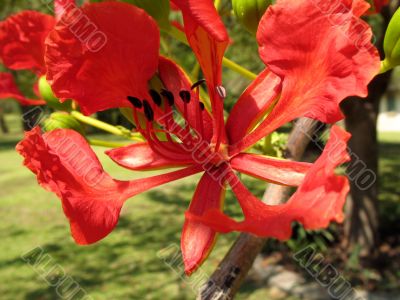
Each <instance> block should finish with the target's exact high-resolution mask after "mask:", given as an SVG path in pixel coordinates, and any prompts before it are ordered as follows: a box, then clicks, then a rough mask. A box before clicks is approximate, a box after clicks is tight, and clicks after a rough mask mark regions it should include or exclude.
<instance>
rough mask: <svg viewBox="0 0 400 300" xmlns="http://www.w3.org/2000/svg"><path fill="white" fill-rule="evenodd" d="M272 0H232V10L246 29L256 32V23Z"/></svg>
mask: <svg viewBox="0 0 400 300" xmlns="http://www.w3.org/2000/svg"><path fill="white" fill-rule="evenodd" d="M271 3H272V0H232V7H233V12H234V13H235V16H236V18H237V19H238V21H239V22H240V23H241V24H242V25H243V26H244V27H246V29H247V30H248V31H250V32H251V33H253V34H256V32H257V28H258V23H259V22H260V20H261V17H262V16H263V15H264V13H265V11H266V10H267V8H268V6H270V5H271Z"/></svg>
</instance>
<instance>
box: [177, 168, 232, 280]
mask: <svg viewBox="0 0 400 300" xmlns="http://www.w3.org/2000/svg"><path fill="white" fill-rule="evenodd" d="M224 196H225V187H223V186H222V185H221V184H220V182H219V181H216V180H214V179H213V178H212V176H210V175H209V174H208V173H207V172H206V173H204V175H203V177H202V178H201V180H200V182H199V184H198V185H197V189H196V192H195V194H194V196H193V199H192V202H191V203H190V206H189V210H188V212H189V213H190V214H193V215H197V216H201V215H202V214H203V213H204V212H206V211H208V210H209V209H221V206H222V203H223V199H224ZM216 236H217V233H216V232H215V231H214V230H212V229H211V228H210V227H208V226H207V225H204V224H202V223H200V222H199V221H195V220H188V219H186V220H185V224H184V225H183V230H182V237H181V249H182V255H183V262H184V264H185V272H186V274H187V275H190V274H191V273H193V272H194V271H196V269H197V268H198V267H199V266H200V265H201V264H202V263H203V262H204V260H205V259H206V258H207V256H208V255H209V253H210V252H211V250H212V248H213V246H214V243H215V239H216Z"/></svg>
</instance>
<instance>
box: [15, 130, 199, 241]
mask: <svg viewBox="0 0 400 300" xmlns="http://www.w3.org/2000/svg"><path fill="white" fill-rule="evenodd" d="M16 149H17V151H18V152H19V153H20V154H21V155H22V156H23V157H24V165H25V166H27V167H28V168H29V169H30V170H31V171H32V172H33V173H35V174H36V175H37V179H38V182H39V184H40V185H42V186H43V187H44V188H46V189H47V190H49V191H52V192H54V193H56V194H57V196H58V197H59V198H60V199H61V201H62V205H63V209H64V213H65V215H66V216H67V218H68V219H69V221H70V226H71V234H72V236H73V238H74V239H75V241H76V242H77V243H78V244H83V245H84V244H91V243H94V242H96V241H98V240H100V239H102V238H104V237H105V236H107V235H108V234H109V233H110V232H111V231H112V230H113V229H114V227H115V226H116V225H117V223H118V219H119V214H120V211H121V208H122V205H123V203H124V202H125V200H126V199H128V198H129V197H132V196H134V195H137V194H139V193H142V192H144V191H146V190H148V189H151V188H153V187H156V186H158V185H161V184H164V183H167V182H170V181H173V180H177V179H180V178H183V177H186V176H190V175H193V174H195V173H197V172H200V171H201V168H200V167H192V168H186V169H182V170H178V171H175V172H171V173H167V174H163V175H158V176H153V177H150V178H144V179H138V180H132V181H119V180H115V179H113V178H112V177H110V176H109V175H108V174H107V173H106V172H105V171H104V170H103V168H102V166H101V164H100V162H99V160H98V159H97V157H96V155H95V153H94V152H93V151H92V149H91V148H90V146H89V145H88V143H87V141H86V140H85V138H84V137H82V136H81V135H80V134H78V133H77V132H76V131H73V130H69V129H60V130H55V131H51V132H48V133H45V134H43V135H42V134H41V131H40V129H39V128H38V127H36V128H34V129H33V130H31V131H29V132H26V133H25V138H24V139H23V140H22V141H21V142H20V143H19V144H18V145H17V147H16Z"/></svg>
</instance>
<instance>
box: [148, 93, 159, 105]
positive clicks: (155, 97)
mask: <svg viewBox="0 0 400 300" xmlns="http://www.w3.org/2000/svg"><path fill="white" fill-rule="evenodd" d="M149 94H150V96H151V99H153V102H154V104H155V105H157V106H161V102H162V99H161V96H160V94H159V93H158V92H157V91H155V90H149Z"/></svg>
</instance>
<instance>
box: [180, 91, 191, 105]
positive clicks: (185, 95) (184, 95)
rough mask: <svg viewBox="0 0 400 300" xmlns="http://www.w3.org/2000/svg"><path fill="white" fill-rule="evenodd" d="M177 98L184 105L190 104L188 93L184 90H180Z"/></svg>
mask: <svg viewBox="0 0 400 300" xmlns="http://www.w3.org/2000/svg"><path fill="white" fill-rule="evenodd" d="M179 97H181V99H182V101H183V102H185V103H189V102H190V92H189V91H186V90H182V91H180V92H179Z"/></svg>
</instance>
